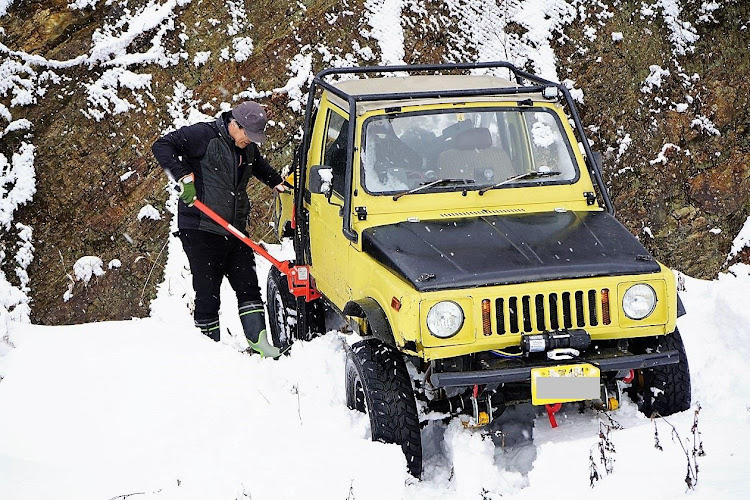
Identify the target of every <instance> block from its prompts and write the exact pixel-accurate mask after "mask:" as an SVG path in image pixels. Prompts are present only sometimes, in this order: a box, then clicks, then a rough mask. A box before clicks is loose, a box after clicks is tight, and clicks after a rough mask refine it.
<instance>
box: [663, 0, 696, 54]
mask: <svg viewBox="0 0 750 500" xmlns="http://www.w3.org/2000/svg"><path fill="white" fill-rule="evenodd" d="M654 5H655V6H658V7H660V8H661V11H662V16H663V17H664V24H666V26H667V28H668V29H669V31H670V36H669V39H670V41H671V42H672V53H673V54H674V55H675V56H684V55H686V54H691V53H693V52H694V51H695V46H694V44H695V42H697V41H698V39H699V38H700V37H699V36H698V33H697V32H696V31H695V28H694V27H693V26H692V25H691V24H690V23H689V22H687V21H683V20H681V19H680V14H681V13H682V7H681V6H680V2H679V0H657V1H656V3H655V4H654Z"/></svg>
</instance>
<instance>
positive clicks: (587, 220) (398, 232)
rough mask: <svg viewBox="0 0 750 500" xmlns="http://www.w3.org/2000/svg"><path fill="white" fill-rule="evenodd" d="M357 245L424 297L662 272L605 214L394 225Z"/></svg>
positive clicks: (366, 233)
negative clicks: (437, 292) (482, 288)
mask: <svg viewBox="0 0 750 500" xmlns="http://www.w3.org/2000/svg"><path fill="white" fill-rule="evenodd" d="M362 248H363V250H364V251H365V252H366V253H367V254H369V255H370V256H372V257H373V258H374V259H376V260H377V261H378V262H381V263H382V264H383V265H385V266H386V267H388V268H389V269H391V270H392V271H394V272H395V273H396V274H398V275H399V276H401V277H402V278H404V279H405V280H407V281H408V282H409V283H411V284H412V285H413V286H414V288H416V289H417V290H419V291H424V292H428V291H435V290H445V289H451V288H470V287H478V286H490V285H506V284H511V283H524V282H530V281H547V280H559V279H568V278H585V277H591V276H613V275H626V274H646V273H655V272H659V271H660V267H659V265H658V264H657V263H656V261H655V260H654V259H653V258H652V257H651V255H650V254H649V253H648V251H647V250H646V249H645V248H643V245H641V243H640V242H639V241H638V240H637V239H636V238H635V237H634V236H633V235H632V234H630V232H628V230H627V229H625V227H623V226H622V224H620V223H619V222H617V220H616V219H615V218H614V217H612V216H611V215H609V214H608V213H607V212H562V213H558V212H551V213H541V214H525V215H500V216H486V217H478V218H471V219H461V220H449V221H426V222H399V223H398V224H393V225H389V226H379V227H373V228H370V229H367V230H365V231H364V232H363V233H362Z"/></svg>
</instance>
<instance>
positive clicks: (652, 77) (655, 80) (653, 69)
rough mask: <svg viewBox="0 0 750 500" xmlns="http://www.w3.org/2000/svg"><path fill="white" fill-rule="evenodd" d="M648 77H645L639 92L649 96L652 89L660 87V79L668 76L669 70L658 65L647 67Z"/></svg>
mask: <svg viewBox="0 0 750 500" xmlns="http://www.w3.org/2000/svg"><path fill="white" fill-rule="evenodd" d="M648 69H649V75H648V76H647V77H646V81H645V82H644V85H643V87H641V92H643V93H644V94H650V93H651V91H652V90H653V88H654V87H661V83H662V78H664V77H665V76H669V74H670V73H669V70H668V69H664V68H662V67H661V66H659V65H658V64H652V65H651V66H649V67H648Z"/></svg>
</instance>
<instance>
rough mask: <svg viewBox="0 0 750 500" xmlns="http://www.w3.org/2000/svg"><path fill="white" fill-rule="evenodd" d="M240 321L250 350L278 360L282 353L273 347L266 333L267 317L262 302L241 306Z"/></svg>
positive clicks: (247, 303)
mask: <svg viewBox="0 0 750 500" xmlns="http://www.w3.org/2000/svg"><path fill="white" fill-rule="evenodd" d="M240 321H241V322H242V329H243V330H244V331H245V338H247V343H248V345H249V347H248V349H249V350H252V351H254V352H257V353H259V354H260V355H261V356H263V357H264V358H273V359H277V358H278V357H279V356H281V351H280V350H279V349H278V348H277V347H274V346H273V345H271V343H270V342H269V341H268V333H267V332H266V315H265V311H264V309H263V303H262V302H246V303H244V304H241V305H240Z"/></svg>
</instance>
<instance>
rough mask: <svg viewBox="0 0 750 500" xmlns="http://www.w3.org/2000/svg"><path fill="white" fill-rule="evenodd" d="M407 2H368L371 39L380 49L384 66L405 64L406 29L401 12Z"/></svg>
mask: <svg viewBox="0 0 750 500" xmlns="http://www.w3.org/2000/svg"><path fill="white" fill-rule="evenodd" d="M405 4H406V1H405V0H367V1H366V2H365V10H366V11H367V13H368V16H367V17H368V19H367V22H368V24H369V25H370V27H371V30H370V33H369V35H370V37H372V38H374V39H375V40H377V42H378V46H379V47H380V53H381V57H380V63H381V64H382V65H398V64H404V55H405V54H404V29H403V27H402V26H401V11H402V9H403V8H404V6H405Z"/></svg>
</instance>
